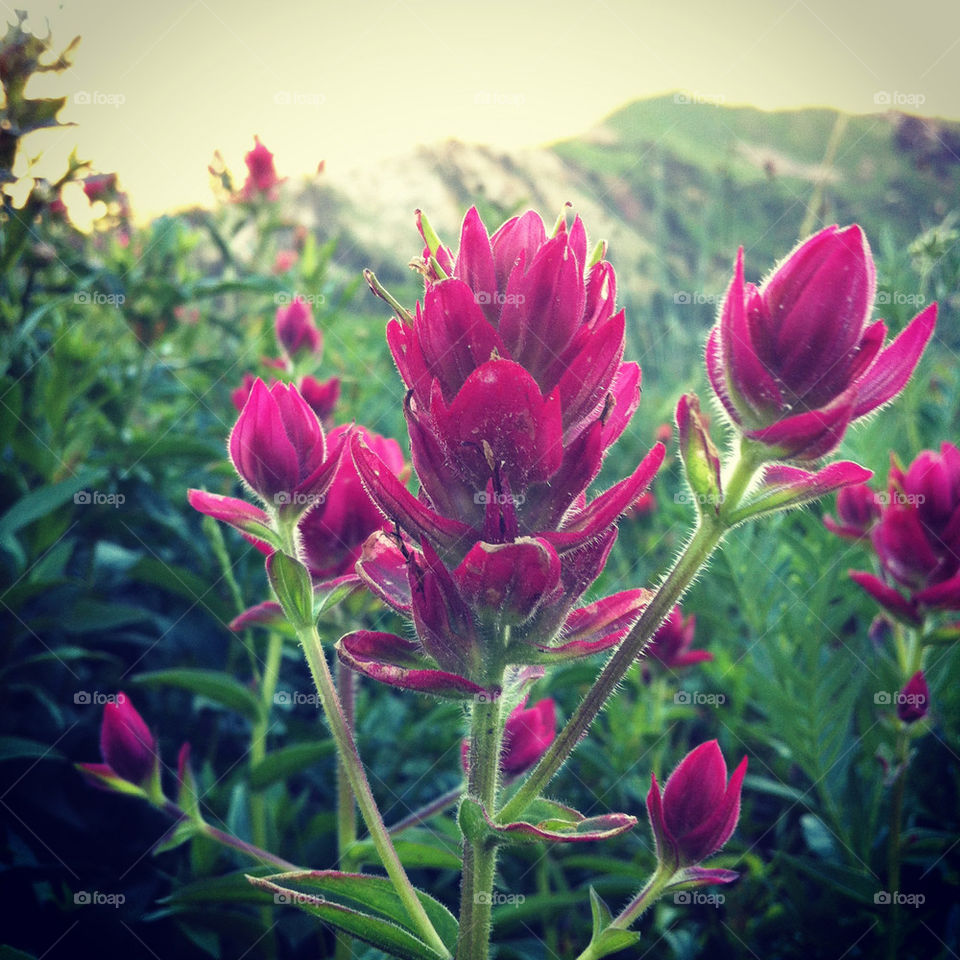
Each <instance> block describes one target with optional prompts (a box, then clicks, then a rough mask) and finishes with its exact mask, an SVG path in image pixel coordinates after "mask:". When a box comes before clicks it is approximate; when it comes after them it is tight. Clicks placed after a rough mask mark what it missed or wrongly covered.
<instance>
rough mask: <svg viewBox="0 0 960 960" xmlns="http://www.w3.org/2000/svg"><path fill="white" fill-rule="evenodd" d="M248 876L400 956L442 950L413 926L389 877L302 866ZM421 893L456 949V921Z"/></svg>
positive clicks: (280, 900) (423, 959)
mask: <svg viewBox="0 0 960 960" xmlns="http://www.w3.org/2000/svg"><path fill="white" fill-rule="evenodd" d="M248 880H249V881H250V883H252V884H253V885H254V886H255V887H259V888H260V889H263V890H268V891H270V892H272V893H273V894H274V903H277V904H289V905H291V906H296V907H299V908H300V909H301V910H305V911H306V912H307V913H310V914H312V915H313V916H315V917H318V918H319V919H321V920H324V921H326V922H327V923H329V924H330V925H331V926H333V927H336V928H337V929H338V930H343V931H344V932H346V933H349V934H350V935H351V936H354V937H356V938H357V939H359V940H363V941H364V942H365V943H369V944H371V945H372V946H374V947H377V948H378V949H380V950H383V951H384V952H386V953H389V954H390V955H391V956H394V957H399V958H401V960H434V958H438V957H439V956H440V955H439V954H438V953H436V952H435V951H434V950H432V949H431V948H430V947H428V946H427V945H426V944H425V943H424V942H423V941H422V940H421V939H420V937H419V936H417V935H416V934H415V932H413V931H414V927H413V926H412V924H411V921H410V918H409V917H408V915H407V910H406V907H404V905H403V901H402V900H401V899H400V898H399V897H398V896H397V894H396V892H395V891H394V889H393V884H392V883H391V882H390V880H388V879H387V878H386V877H379V876H374V875H373V874H362V873H339V872H337V871H335V870H304V871H296V872H294V873H281V874H275V875H273V876H269V877H253V876H248ZM417 896H418V898H419V899H420V902H421V903H422V904H423V907H424V909H425V910H426V912H427V916H428V917H429V918H430V922H431V923H432V924H433V926H434V928H435V929H436V931H437V933H438V934H439V936H440V939H441V940H442V941H443V942H444V944H445V945H446V946H447V948H448V949H450V950H451V952H452V950H453V949H454V947H455V946H456V939H457V921H456V920H455V919H454V917H453V915H452V914H451V913H450V911H449V910H447V908H446V907H444V906H443V904H441V903H439V902H438V901H436V900H434V899H433V897H431V896H429V895H428V894H426V893H423V892H422V891H420V890H418V891H417ZM330 898H336V899H335V900H332V899H330ZM358 908H359V909H358ZM361 910H362V911H371V912H361Z"/></svg>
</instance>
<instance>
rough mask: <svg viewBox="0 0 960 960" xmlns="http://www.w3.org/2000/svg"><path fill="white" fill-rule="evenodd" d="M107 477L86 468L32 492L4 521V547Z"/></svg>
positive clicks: (0, 523)
mask: <svg viewBox="0 0 960 960" xmlns="http://www.w3.org/2000/svg"><path fill="white" fill-rule="evenodd" d="M103 477H104V471H103V470H95V469H87V468H85V469H82V470H78V471H77V473H76V474H75V475H74V476H72V477H70V478H69V479H68V480H61V481H60V482H59V483H51V484H48V485H47V486H45V487H40V488H39V489H37V490H31V491H30V493H28V494H26V495H25V496H23V497H21V498H20V499H19V500H18V501H17V502H16V503H15V504H14V505H13V506H12V507H11V508H10V509H9V510H8V511H7V512H6V513H5V514H4V515H3V516H2V517H0V546H2V545H5V543H6V541H7V540H9V539H10V538H11V537H12V536H13V535H14V534H15V533H16V532H17V531H18V530H21V529H22V528H23V527H25V526H27V525H28V524H31V523H33V522H34V520H39V519H40V518H41V517H45V516H47V514H49V513H52V512H53V511H54V510H56V509H57V508H58V507H62V506H63V505H64V504H65V503H68V502H69V501H70V500H72V499H73V497H74V495H75V494H78V493H80V491H82V490H83V489H84V487H90V486H93V485H94V484H96V483H98V482H99V481H100V480H102V479H103Z"/></svg>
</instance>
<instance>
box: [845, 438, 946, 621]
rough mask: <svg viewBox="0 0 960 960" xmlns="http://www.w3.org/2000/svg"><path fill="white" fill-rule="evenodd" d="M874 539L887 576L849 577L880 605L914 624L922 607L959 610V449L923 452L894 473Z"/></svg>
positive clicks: (861, 574) (862, 574)
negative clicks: (905, 468)
mask: <svg viewBox="0 0 960 960" xmlns="http://www.w3.org/2000/svg"><path fill="white" fill-rule="evenodd" d="M870 540H871V543H872V544H873V548H874V550H875V551H876V553H877V557H878V559H879V561H880V570H881V573H882V577H877V576H875V575H874V574H872V573H867V572H864V571H852V572H851V574H850V576H851V577H852V578H853V580H854V581H855V582H856V583H858V584H859V585H860V586H861V587H863V589H864V590H866V591H867V593H869V594H870V595H871V596H872V597H873V598H874V599H875V600H876V601H877V602H878V603H880V604H881V605H883V606H884V607H886V609H887V610H889V611H890V612H891V613H893V614H894V615H896V616H898V617H900V618H901V619H905V620H907V621H909V622H913V623H919V622H920V621H921V620H922V619H923V608H925V607H926V608H932V609H942V610H960V450H958V449H957V447H955V446H954V445H953V444H952V443H944V444H942V445H941V447H940V452H939V453H936V452H935V451H933V450H925V451H923V452H922V453H921V454H920V455H919V456H918V457H917V458H916V459H915V460H914V461H913V463H912V464H910V466H909V467H908V469H907V470H906V471H903V470H901V469H900V468H899V467H898V466H896V465H894V467H893V468H892V469H891V471H890V482H889V490H888V492H887V495H886V497H885V503H884V506H883V510H882V512H881V514H880V518H879V520H877V521H876V523H875V524H874V525H873V527H872V529H871V533H870Z"/></svg>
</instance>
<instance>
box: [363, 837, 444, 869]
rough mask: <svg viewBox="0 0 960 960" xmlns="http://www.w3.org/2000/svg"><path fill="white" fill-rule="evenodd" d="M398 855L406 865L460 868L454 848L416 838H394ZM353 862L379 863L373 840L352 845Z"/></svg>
mask: <svg viewBox="0 0 960 960" xmlns="http://www.w3.org/2000/svg"><path fill="white" fill-rule="evenodd" d="M393 845H394V847H396V850H397V856H398V857H399V858H400V862H401V863H402V864H403V865H404V866H405V867H432V868H436V869H438V870H459V869H460V868H461V866H462V861H461V860H460V857H459V856H457V854H455V853H454V852H453V851H452V850H448V849H446V848H445V847H437V846H434V845H432V844H429V843H417V842H416V841H415V840H394V842H393ZM350 857H351V859H352V861H353V864H354V865H355V866H356V865H359V864H361V863H379V862H380V857H379V855H378V854H377V850H376V847H374V845H373V841H372V840H361V841H360V842H359V843H356V844H354V845H353V846H351V847H350Z"/></svg>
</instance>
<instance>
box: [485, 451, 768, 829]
mask: <svg viewBox="0 0 960 960" xmlns="http://www.w3.org/2000/svg"><path fill="white" fill-rule="evenodd" d="M751 453H752V451H749V450H748V449H747V448H746V446H743V447H741V453H740V457H739V458H738V460H737V461H736V463H735V465H734V469H733V471H732V472H731V475H730V478H729V480H728V482H727V484H726V494H725V497H724V500H723V503H722V504H721V505H720V508H719V510H718V511H712V510H710V509H705V510H704V511H703V512H702V513H701V514H700V517H699V520H698V522H697V525H696V527H695V529H694V532H693V536H692V537H691V538H690V540H689V542H688V543H687V545H686V547H684V549H683V551H682V552H681V553H680V556H678V557H677V559H676V560H675V561H674V564H673V567H672V568H671V569H670V572H669V573H668V574H667V576H666V578H665V579H664V580H663V582H662V583H661V584H660V588H659V589H658V590H657V592H656V593H655V594H654V596H653V599H652V600H651V601H650V603H649V604H648V605H647V606H646V607H645V608H644V611H643V613H642V614H641V615H640V619H639V620H638V621H637V623H636V624H635V625H634V627H633V629H632V630H631V631H630V633H629V634H628V635H627V638H626V639H625V640H624V641H623V643H621V644H620V646H619V647H618V648H617V651H616V653H614V655H613V656H612V657H611V658H610V659H609V660H608V661H607V664H606V666H605V667H604V668H603V670H602V671H601V673H600V676H599V677H597V679H596V681H595V682H594V684H593V686H592V687H591V688H590V690H589V691H587V695H586V696H585V697H584V699H583V701H582V703H581V704H580V706H579V707H578V708H577V710H576V712H575V713H574V714H573V716H572V717H571V718H570V720H569V721H568V722H567V725H566V726H565V727H564V728H563V730H561V731H560V733H559V734H558V735H557V738H556V740H554V742H553V745H552V746H551V747H550V749H549V750H548V751H547V752H546V753H545V754H544V755H543V757H542V758H541V760H540V762H539V763H538V764H537V765H536V767H534V769H533V771H532V773H531V774H530V776H529V777H528V778H527V779H526V780H525V781H524V783H523V784H522V785H521V786H520V789H519V790H517V792H516V793H515V794H514V795H513V797H512V798H511V799H510V801H509V802H508V803H506V804H505V805H504V807H503V809H502V810H500V812H499V813H498V814H497V817H496V819H497V822H498V823H507V822H509V821H510V820H512V819H515V818H517V817H519V816H520V815H521V814H522V813H523V811H524V810H525V809H526V808H527V806H528V805H529V804H530V803H532V802H533V801H534V800H535V799H536V798H537V797H539V796H540V793H541V792H542V791H543V789H544V787H546V785H547V783H549V782H550V780H551V779H552V778H553V776H554V774H556V772H557V771H558V770H559V769H560V768H561V767H562V766H563V764H564V763H565V762H566V761H567V758H568V757H569V756H570V754H571V753H572V752H573V750H574V748H575V747H576V745H577V744H578V743H579V742H580V740H581V739H583V737H584V735H585V734H586V732H587V730H588V729H589V728H590V724H591V723H593V721H594V719H595V718H596V716H597V714H598V713H600V711H601V710H602V709H603V707H604V705H605V704H606V702H607V700H608V699H609V698H610V696H611V695H612V694H613V692H614V690H615V689H616V687H617V684H619V683H620V681H621V680H622V679H623V677H624V675H625V674H626V672H627V671H628V670H629V669H630V667H631V666H632V665H633V664H634V662H635V661H636V659H637V656H638V654H639V653H640V652H641V651H642V650H643V647H644V645H645V644H646V643H647V641H648V640H649V639H650V637H652V636H653V634H654V633H655V632H656V630H657V628H658V627H659V626H660V624H661V623H663V621H664V620H665V619H666V617H667V615H668V614H669V613H670V611H671V610H672V609H673V607H674V605H675V604H676V603H677V601H678V600H679V599H680V598H681V597H682V596H683V594H684V593H685V592H686V591H687V588H688V587H689V586H690V584H691V583H693V581H694V579H695V577H696V576H697V574H698V573H699V571H700V569H701V568H702V567H703V565H704V564H705V563H706V562H707V560H708V559H709V558H710V555H711V554H712V553H713V551H714V550H716V548H717V547H718V546H719V545H720V542H721V541H722V540H723V538H724V536H725V535H726V533H727V531H728V530H729V529H730V524H729V523H727V521H726V517H727V516H729V515H732V514H733V512H734V511H735V510H736V508H737V507H738V506H739V503H740V501H741V500H742V499H743V495H744V494H745V493H746V491H747V489H748V487H749V485H750V480H751V478H752V477H753V474H754V473H755V472H756V470H757V467H758V466H759V462H758V460H757V459H756V457H755V456H753V455H751Z"/></svg>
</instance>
